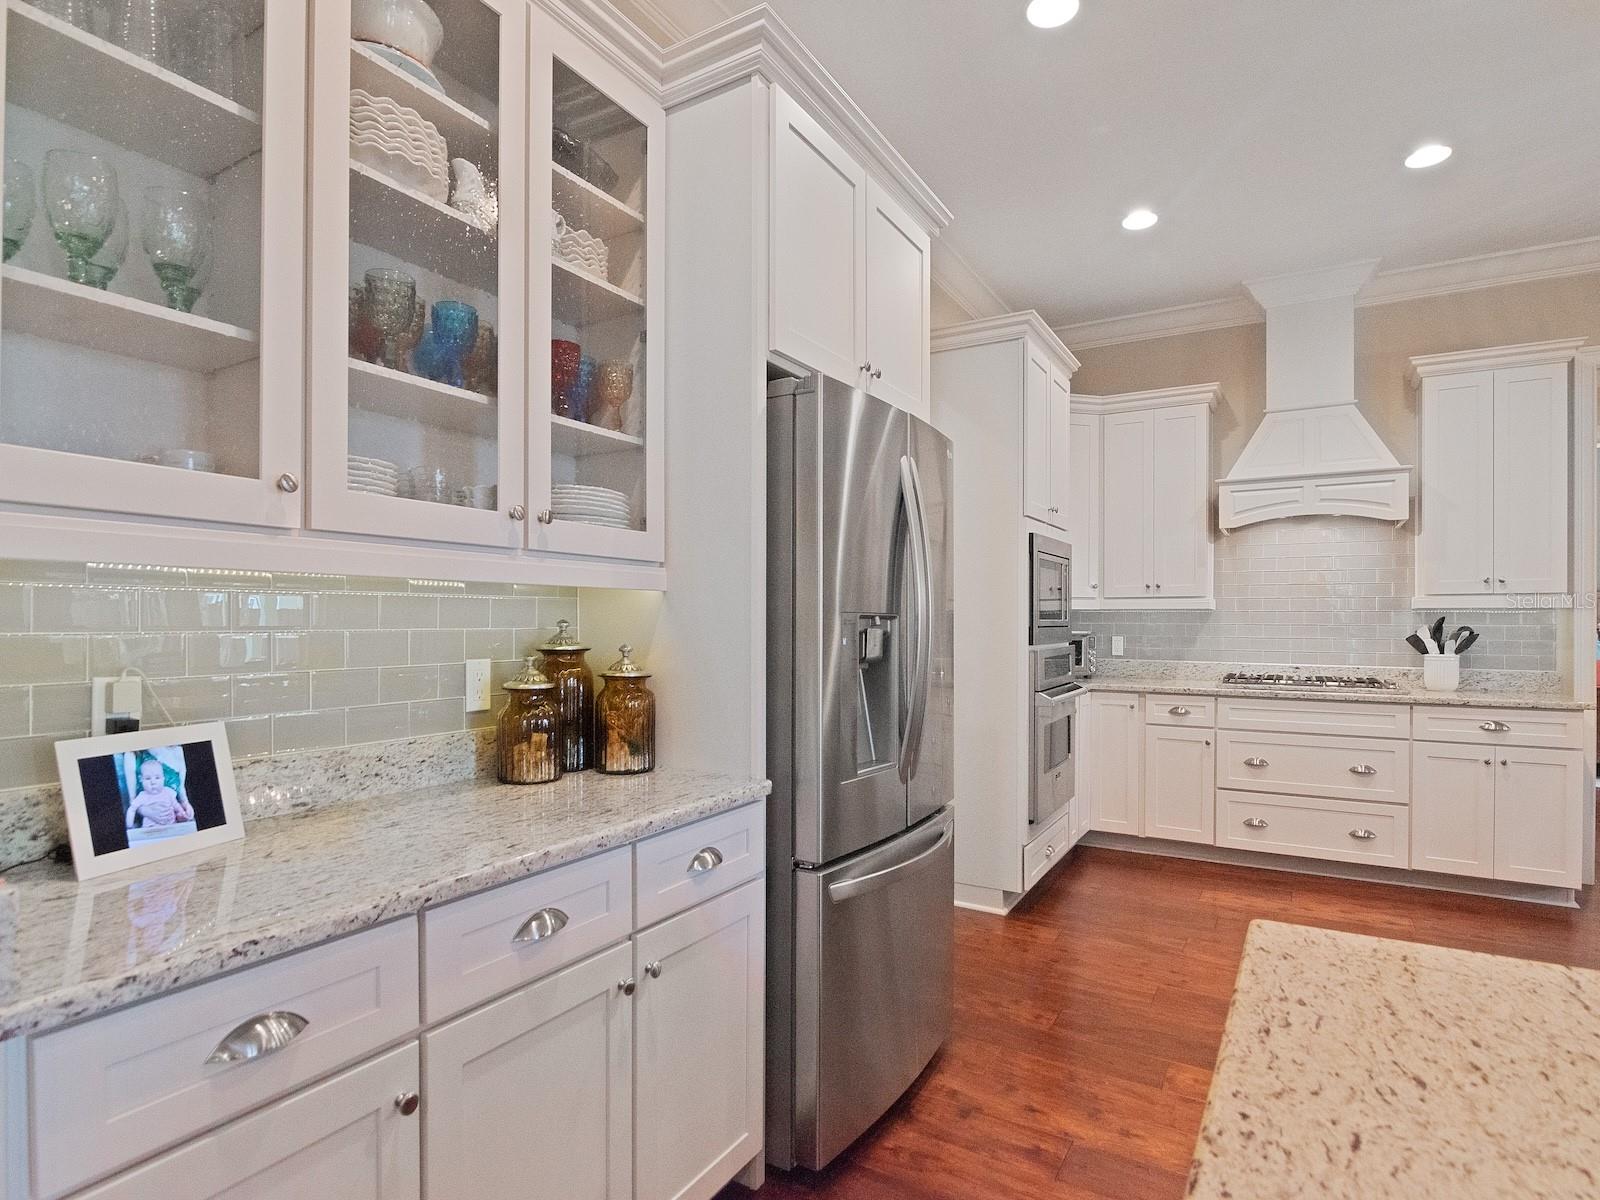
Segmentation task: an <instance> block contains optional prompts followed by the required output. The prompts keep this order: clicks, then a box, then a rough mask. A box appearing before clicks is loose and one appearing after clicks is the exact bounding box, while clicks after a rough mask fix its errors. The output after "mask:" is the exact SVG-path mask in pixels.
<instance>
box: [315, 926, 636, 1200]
mask: <svg viewBox="0 0 1600 1200" xmlns="http://www.w3.org/2000/svg"><path fill="white" fill-rule="evenodd" d="M632 964H633V948H632V947H631V946H629V945H621V946H616V947H613V948H612V949H610V950H607V951H604V952H603V953H600V954H597V955H595V956H594V957H592V958H587V959H585V960H584V961H582V962H580V963H578V964H576V965H575V966H571V967H568V968H566V969H565V970H563V971H560V972H558V973H557V974H555V975H551V976H549V977H548V978H546V979H543V980H541V981H539V982H538V983H534V984H530V985H529V986H528V987H525V988H523V989H522V990H521V991H519V992H513V993H512V994H511V995H509V996H507V997H505V998H504V999H501V1000H497V1001H495V1002H494V1003H493V1004H490V1005H488V1006H487V1007H485V1008H480V1009H478V1010H476V1011H475V1012H472V1013H469V1014H468V1015H467V1016H464V1017H460V1018H458V1019H457V1020H454V1021H452V1022H450V1023H449V1024H448V1025H444V1026H442V1027H440V1028H439V1029H436V1030H434V1031H433V1032H431V1033H429V1034H427V1035H425V1036H424V1038H423V1043H422V1044H423V1055H424V1057H425V1060H426V1064H427V1070H428V1104H427V1108H426V1110H425V1111H424V1116H425V1118H426V1120H427V1130H428V1160H427V1181H428V1195H429V1196H430V1197H449V1198H450V1200H502V1198H503V1197H508V1196H517V1195H523V1194H526V1192H527V1190H528V1188H529V1187H530V1186H532V1185H535V1184H536V1185H537V1186H536V1191H537V1192H538V1194H540V1195H546V1196H552V1197H554V1196H559V1197H561V1198H562V1200H628V1198H629V1197H630V1196H631V1194H632V1189H633V1141H632V1116H633V1095H632V1093H633V1001H632V999H630V998H629V997H628V996H626V995H625V994H624V991H623V988H622V987H621V986H620V985H621V984H622V981H624V980H626V979H627V978H628V977H629V976H630V975H631V973H632V969H633V966H632ZM330 1194H331V1193H330Z"/></svg>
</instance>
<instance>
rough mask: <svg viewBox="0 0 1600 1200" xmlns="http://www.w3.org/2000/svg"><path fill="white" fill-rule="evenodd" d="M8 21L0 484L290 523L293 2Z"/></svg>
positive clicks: (295, 204) (91, 500)
mask: <svg viewBox="0 0 1600 1200" xmlns="http://www.w3.org/2000/svg"><path fill="white" fill-rule="evenodd" d="M0 21H3V26H0V28H3V41H4V63H5V101H6V103H5V135H4V136H5V142H4V168H3V172H4V175H3V182H4V192H5V237H4V258H5V262H4V266H3V267H0V500H6V501H22V502H27V503H32V504H44V505H59V506H63V507H70V508H87V509H96V510H102V511H107V512H127V513H139V514H147V515H156V516H172V517H198V518H203V519H209V520H220V521H229V522H240V523H246V524H256V525H284V526H293V525H297V524H299V523H300V520H301V501H302V498H303V492H302V491H301V479H300V474H301V470H302V457H303V454H302V444H303V426H302V420H303V404H302V398H303V386H302V382H301V381H302V378H303V370H302V366H303V361H304V360H303V357H302V356H303V347H304V343H303V332H302V320H301V301H302V296H303V286H304V260H303V255H302V253H301V247H302V246H303V245H304V223H303V222H304V195H305V120H306V113H305V96H306V87H305V83H306V78H305V45H306V40H305V39H306V21H307V15H306V0H31V2H29V0H4V2H3V7H0Z"/></svg>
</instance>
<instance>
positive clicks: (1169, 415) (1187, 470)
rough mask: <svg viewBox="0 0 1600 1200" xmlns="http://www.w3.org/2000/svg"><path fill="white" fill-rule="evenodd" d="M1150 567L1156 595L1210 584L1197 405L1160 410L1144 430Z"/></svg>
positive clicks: (1205, 441) (1206, 448) (1204, 448)
mask: <svg viewBox="0 0 1600 1200" xmlns="http://www.w3.org/2000/svg"><path fill="white" fill-rule="evenodd" d="M1150 456H1151V470H1150V482H1151V486H1152V489H1153V491H1152V494H1151V497H1150V501H1149V503H1150V573H1151V578H1150V580H1149V582H1151V583H1153V584H1154V585H1155V586H1154V589H1153V595H1154V597H1155V599H1157V600H1162V599H1166V600H1180V599H1192V598H1196V597H1204V596H1207V595H1209V594H1210V591H1211V586H1210V581H1211V571H1210V560H1211V533H1210V530H1211V518H1210V488H1211V484H1210V480H1211V444H1210V421H1209V419H1208V414H1207V412H1206V410H1205V409H1204V408H1203V407H1199V406H1190V407H1185V408H1176V409H1171V410H1161V411H1158V412H1156V413H1154V414H1153V415H1152V420H1151V431H1150Z"/></svg>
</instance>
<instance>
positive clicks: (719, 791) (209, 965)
mask: <svg viewBox="0 0 1600 1200" xmlns="http://www.w3.org/2000/svg"><path fill="white" fill-rule="evenodd" d="M770 790H771V786H770V785H769V784H767V783H766V782H764V781H760V780H749V779H737V778H730V777H727V776H718V775H707V774H697V773H691V772H685V771H673V770H661V771H656V772H654V773H652V774H649V775H638V776H629V777H619V776H604V775H595V774H583V775H570V776H568V777H567V778H565V779H563V780H561V781H560V782H558V783H554V784H549V785H546V786H544V787H505V786H501V785H499V784H495V783H492V782H490V783H484V782H481V781H477V780H473V781H464V782H459V783H442V784H433V785H430V786H427V787H424V788H419V789H418V790H417V791H415V792H412V793H407V794H404V795H399V796H380V797H372V798H366V799H359V800H350V801H347V802H343V803H339V804H333V805H330V806H327V807H325V808H321V809H318V810H317V811H315V812H313V813H309V814H305V815H301V816H287V817H279V818H276V819H273V820H265V821H255V822H252V823H250V824H249V825H247V827H246V833H245V840H244V841H242V842H234V843H232V844H230V845H228V846H221V847H217V848H215V849H214V850H209V851H199V852H197V853H195V854H193V855H190V856H185V857H184V858H179V859H172V860H169V861H168V862H165V863H160V864H155V865H152V866H150V867H146V868H143V869H141V870H136V871H130V872H127V873H125V874H121V875H114V876H109V877H107V878H105V879H102V880H96V881H91V882H89V883H86V884H79V883H77V882H75V881H74V879H73V877H72V871H71V868H70V867H58V866H49V865H43V864H40V865H36V866H30V867H25V868H22V869H20V870H16V871H12V872H9V873H8V874H7V875H6V883H7V884H8V885H10V887H9V890H10V892H11V894H12V895H13V896H14V897H15V907H16V916H15V920H16V936H15V937H14V938H13V937H11V936H10V934H9V928H0V1038H6V1037H13V1036H16V1035H18V1034H24V1033H32V1032H38V1031H40V1030H43V1029H48V1028H50V1027H52V1026H55V1025H59V1024H63V1023H65V1022H67V1021H73V1020H77V1019H79V1018H81V1017H86V1016H90V1015H93V1014H95V1013H98V1012H103V1011H105V1010H107V1009H111V1008H115V1007H117V1006H119V1005H123V1004H128V1003H130V1002H132V1001H135V1000H142V999H145V998H147V997H150V996H154V995H157V994H159V993H161V992H164V991H168V990H170V989H172V988H175V987H179V986H182V985H184V984H187V983H193V982H195V981H197V980H201V979H206V978H208V977H210V976H213V975H217V974H220V973H221V972H223V971H227V970H231V969H233V968H235V967H241V966H244V965H246V964H249V963H253V962H258V961H260V960H262V959H266V958H271V957H273V956H275V955H279V954H285V953H288V952H289V951H292V950H299V949H302V948H304V947H307V946H311V945H314V944H316V943H318V942H321V941H325V940H327V939H329V938H333V937H337V936H339V935H340V934H345V933H351V932H354V931H356V930H359V929H365V928H367V927H369V926H372V925H376V924H379V923H380V922H383V921H387V920H390V919H392V918H394V917H400V916H405V915H408V914H411V913H416V912H418V911H420V910H421V909H422V908H424V907H426V906H427V905H430V904H437V903H440V902H443V901H446V900H452V899H455V898H456V897H459V896H464V895H467V894H468V893H470V892H476V891H480V890H482V889H484V888H488V887H493V886H494V885H496V884H500V883H506V882H508V881H510V880H514V879H520V878H522V877H523V876H526V875H531V874H532V873H534V872H535V871H541V870H544V869H545V868H547V867H553V866H556V865H558V864H560V863H564V862H570V861H572V860H574V859H578V858H583V857H584V856H586V855H589V854H594V853H596V852H598V851H601V850H605V849H608V848H610V847H613V846H620V845H625V844H627V843H630V842H635V841H638V840H639V839H641V838H644V837H648V836H649V835H651V834H654V833H660V832H662V831H663V830H668V829H674V828H677V827H678V826H681V825H686V824H688V823H690V822H691V821H696V820H699V819H700V818H702V817H708V816H712V815H714V814H716V813H719V812H725V811H727V810H728V809H732V808H737V807H738V806H740V805H742V804H746V803H749V802H750V801H752V800H755V799H758V798H760V797H762V796H764V795H766V794H767V793H768V792H769V791H770ZM0 919H3V920H4V921H5V924H6V926H9V921H10V918H9V916H0Z"/></svg>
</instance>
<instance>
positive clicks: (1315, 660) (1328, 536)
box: [1073, 517, 1558, 671]
mask: <svg viewBox="0 0 1600 1200" xmlns="http://www.w3.org/2000/svg"><path fill="white" fill-rule="evenodd" d="M1413 569H1414V558H1413V539H1412V530H1411V528H1410V526H1404V527H1402V528H1400V529H1394V528H1393V527H1391V526H1388V525H1385V524H1382V523H1380V522H1377V521H1367V520H1362V519H1360V518H1356V517H1295V518H1291V519H1288V520H1282V521H1268V522H1264V523H1262V524H1260V525H1251V526H1249V527H1247V528H1245V529H1241V530H1239V531H1238V532H1236V533H1232V534H1228V535H1225V536H1219V537H1218V538H1217V545H1216V571H1217V575H1216V591H1217V607H1216V611H1214V612H1185V611H1161V612H1135V611H1111V610H1104V611H1100V612H1083V613H1080V614H1078V616H1077V618H1076V619H1075V620H1074V622H1073V623H1074V625H1076V626H1077V627H1078V628H1080V629H1085V630H1089V631H1091V632H1093V633H1096V634H1098V635H1099V638H1100V647H1099V653H1100V656H1101V658H1102V659H1103V660H1108V659H1109V658H1110V655H1111V638H1112V636H1113V635H1117V636H1120V637H1122V638H1123V639H1124V640H1125V646H1124V650H1125V657H1127V658H1133V659H1165V660H1176V661H1186V662H1223V663H1262V664H1273V665H1282V666H1291V665H1292V666H1306V667H1412V668H1415V667H1417V666H1419V665H1420V664H1419V662H1418V656H1417V654H1416V653H1415V651H1413V650H1412V649H1411V648H1410V647H1409V646H1407V645H1406V642H1405V637H1406V634H1408V633H1411V632H1413V631H1414V630H1415V629H1416V627H1417V626H1418V625H1420V624H1422V623H1423V621H1424V619H1426V620H1428V621H1432V620H1433V619H1434V618H1435V617H1437V616H1438V615H1439V613H1438V612H1424V611H1422V610H1418V609H1413V608H1412V607H1411V597H1412V594H1413V591H1412V573H1413ZM1557 619H1558V617H1557V613H1556V611H1555V610H1552V609H1500V610H1478V611H1472V610H1469V609H1468V608H1466V607H1465V606H1462V607H1460V608H1457V609H1452V610H1450V615H1449V623H1450V626H1451V628H1454V627H1455V626H1456V625H1471V626H1472V627H1473V628H1474V629H1476V630H1477V631H1478V633H1479V635H1480V637H1479V641H1478V643H1477V645H1476V646H1474V647H1473V648H1472V649H1471V650H1470V651H1468V652H1467V655H1466V657H1465V658H1463V659H1462V666H1463V667H1465V668H1470V669H1473V670H1506V671H1555V670H1557V669H1558V668H1557V662H1556V629H1557Z"/></svg>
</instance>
